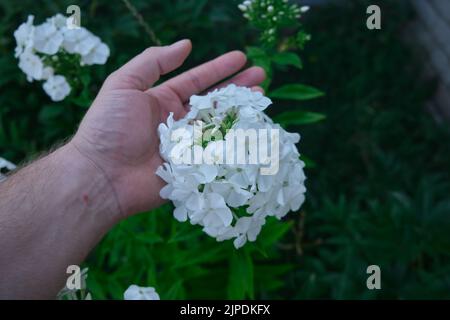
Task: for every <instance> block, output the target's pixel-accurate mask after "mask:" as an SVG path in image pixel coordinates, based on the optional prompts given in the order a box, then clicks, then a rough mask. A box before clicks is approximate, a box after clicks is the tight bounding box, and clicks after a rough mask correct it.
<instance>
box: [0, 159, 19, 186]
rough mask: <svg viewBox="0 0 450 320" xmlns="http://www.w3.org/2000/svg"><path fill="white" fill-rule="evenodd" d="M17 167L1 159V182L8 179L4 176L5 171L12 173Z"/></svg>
mask: <svg viewBox="0 0 450 320" xmlns="http://www.w3.org/2000/svg"><path fill="white" fill-rule="evenodd" d="M15 168H16V166H15V165H14V164H13V163H11V162H9V161H8V160H5V159H3V158H0V181H3V180H5V179H6V176H5V175H3V174H2V171H3V170H5V169H6V170H7V171H11V170H14V169H15Z"/></svg>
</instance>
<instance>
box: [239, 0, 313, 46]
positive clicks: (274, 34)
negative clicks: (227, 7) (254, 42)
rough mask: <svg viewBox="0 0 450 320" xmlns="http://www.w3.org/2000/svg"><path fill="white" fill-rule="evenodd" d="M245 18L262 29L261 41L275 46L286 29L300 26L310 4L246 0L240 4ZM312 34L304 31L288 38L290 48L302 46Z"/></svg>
mask: <svg viewBox="0 0 450 320" xmlns="http://www.w3.org/2000/svg"><path fill="white" fill-rule="evenodd" d="M239 9H240V10H241V11H242V12H243V14H244V18H246V19H248V20H249V22H250V23H251V24H252V25H253V26H254V27H256V28H257V29H259V30H260V31H261V42H262V43H263V44H265V45H266V46H268V47H273V46H274V45H276V43H277V39H278V38H279V37H280V36H281V33H282V32H283V30H284V29H286V28H290V29H295V28H297V27H299V25H300V23H299V19H300V18H301V16H302V14H303V13H305V12H307V11H308V10H309V7H308V6H299V5H298V4H289V2H288V0H246V1H244V2H243V3H242V4H240V5H239ZM309 39H310V36H309V35H308V34H306V33H305V32H303V31H300V32H298V33H296V34H295V35H294V36H289V37H287V38H286V43H285V45H286V46H288V47H289V48H302V47H303V45H304V43H305V42H306V41H307V40H309Z"/></svg>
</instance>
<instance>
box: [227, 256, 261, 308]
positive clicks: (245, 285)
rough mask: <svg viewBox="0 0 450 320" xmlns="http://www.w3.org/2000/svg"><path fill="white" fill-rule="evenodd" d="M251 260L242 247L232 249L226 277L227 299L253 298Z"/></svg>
mask: <svg viewBox="0 0 450 320" xmlns="http://www.w3.org/2000/svg"><path fill="white" fill-rule="evenodd" d="M253 272H254V271H253V261H252V258H251V256H250V254H249V253H248V252H247V251H246V250H245V249H244V248H243V249H242V250H238V251H233V253H232V255H231V259H230V273H229V279H228V299H233V300H240V299H245V298H250V299H254V298H255V297H254V296H255V293H254V275H253Z"/></svg>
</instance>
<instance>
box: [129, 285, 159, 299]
mask: <svg viewBox="0 0 450 320" xmlns="http://www.w3.org/2000/svg"><path fill="white" fill-rule="evenodd" d="M123 298H124V299H125V300H160V298H159V295H158V293H157V292H156V290H155V288H153V287H139V286H137V285H135V284H132V285H131V286H129V287H128V289H127V290H126V291H125V293H124V294H123Z"/></svg>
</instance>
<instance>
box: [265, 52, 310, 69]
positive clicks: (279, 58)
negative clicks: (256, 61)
mask: <svg viewBox="0 0 450 320" xmlns="http://www.w3.org/2000/svg"><path fill="white" fill-rule="evenodd" d="M272 61H273V62H274V63H276V64H278V65H280V66H294V67H296V68H298V69H302V68H303V63H302V60H301V59H300V57H299V56H298V55H297V54H296V53H293V52H280V53H277V54H275V55H274V56H273V57H272Z"/></svg>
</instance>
